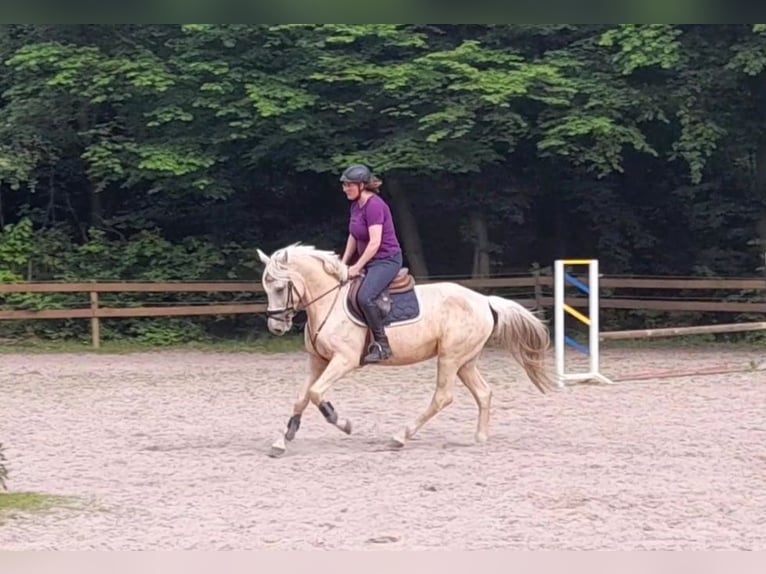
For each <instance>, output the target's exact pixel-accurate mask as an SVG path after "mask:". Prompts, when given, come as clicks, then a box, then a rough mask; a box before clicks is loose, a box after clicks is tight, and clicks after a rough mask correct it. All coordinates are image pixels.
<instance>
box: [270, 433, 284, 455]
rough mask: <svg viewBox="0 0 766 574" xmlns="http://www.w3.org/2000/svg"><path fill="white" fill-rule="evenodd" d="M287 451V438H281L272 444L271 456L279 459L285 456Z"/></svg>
mask: <svg viewBox="0 0 766 574" xmlns="http://www.w3.org/2000/svg"><path fill="white" fill-rule="evenodd" d="M286 450H287V447H286V446H285V437H284V436H280V437H278V438H277V440H275V441H274V442H273V443H272V445H271V450H270V451H269V456H270V457H271V458H278V457H280V456H282V455H283V454H285V451H286Z"/></svg>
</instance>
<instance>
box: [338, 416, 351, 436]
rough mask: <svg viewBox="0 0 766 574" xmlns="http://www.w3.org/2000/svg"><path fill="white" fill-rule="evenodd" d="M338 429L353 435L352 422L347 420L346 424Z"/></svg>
mask: <svg viewBox="0 0 766 574" xmlns="http://www.w3.org/2000/svg"><path fill="white" fill-rule="evenodd" d="M338 428H339V429H340V430H342V431H343V432H344V433H346V434H351V421H350V420H348V419H346V422H345V423H344V424H343V425H342V426H339V427H338Z"/></svg>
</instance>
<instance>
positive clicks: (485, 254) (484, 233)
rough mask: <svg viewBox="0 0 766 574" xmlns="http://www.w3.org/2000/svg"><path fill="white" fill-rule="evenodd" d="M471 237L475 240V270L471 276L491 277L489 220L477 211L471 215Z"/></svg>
mask: <svg viewBox="0 0 766 574" xmlns="http://www.w3.org/2000/svg"><path fill="white" fill-rule="evenodd" d="M470 223H471V237H472V239H473V269H472V271H471V276H472V277H474V278H476V277H489V265H490V258H489V247H490V246H489V230H488V229H487V220H486V219H485V218H484V216H483V215H482V214H481V213H479V212H478V211H475V212H473V213H472V214H471V220H470Z"/></svg>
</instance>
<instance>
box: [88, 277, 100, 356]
mask: <svg viewBox="0 0 766 574" xmlns="http://www.w3.org/2000/svg"><path fill="white" fill-rule="evenodd" d="M90 310H91V312H92V313H93V316H92V317H91V318H90V336H91V340H92V341H93V348H94V349H98V348H100V347H101V323H100V321H99V318H98V315H97V313H98V292H97V291H91V292H90Z"/></svg>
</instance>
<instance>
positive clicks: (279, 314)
mask: <svg viewBox="0 0 766 574" xmlns="http://www.w3.org/2000/svg"><path fill="white" fill-rule="evenodd" d="M348 282H349V279H345V280H340V281H338V284H337V285H335V286H333V287H331V288H330V289H328V290H327V291H325V292H324V293H322V294H321V295H319V296H317V297H314V298H313V299H312V300H311V301H309V302H308V303H304V302H303V297H302V296H301V294H300V293H299V292H298V289H297V288H296V287H295V284H294V283H293V281H292V279H288V280H287V301H286V303H285V306H284V307H283V308H281V309H266V317H268V318H272V317H276V318H278V319H281V320H282V321H284V320H285V319H286V317H285V315H287V314H288V313H293V314H295V313H298V312H300V311H304V310H306V308H308V307H309V306H311V305H313V304H314V303H316V302H317V301H319V300H320V299H322V298H323V297H326V296H327V295H329V294H330V293H332V292H333V291H336V293H335V299H333V302H332V305H330V308H329V309H328V310H327V315H325V318H324V319H322V322H321V323H320V324H319V327H318V328H317V330H316V331H315V332H314V334H313V335H311V336H310V337H309V340H310V341H311V346H312V348H313V349H314V351H315V352H316V353H317V354H318V355H320V356H321V353H319V351H318V350H317V348H316V340H317V338H318V337H319V332H320V331H321V330H322V327H324V324H325V323H326V322H327V319H329V318H330V313H332V310H333V307H335V304H336V303H337V302H338V297H339V296H340V289H341V287H343V286H344V285H345V284H346V283H348ZM293 293H295V294H297V296H298V303H297V304H296V303H295V299H294V297H293ZM306 321H307V322H308V319H307V320H306ZM309 333H311V329H310V328H309Z"/></svg>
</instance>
